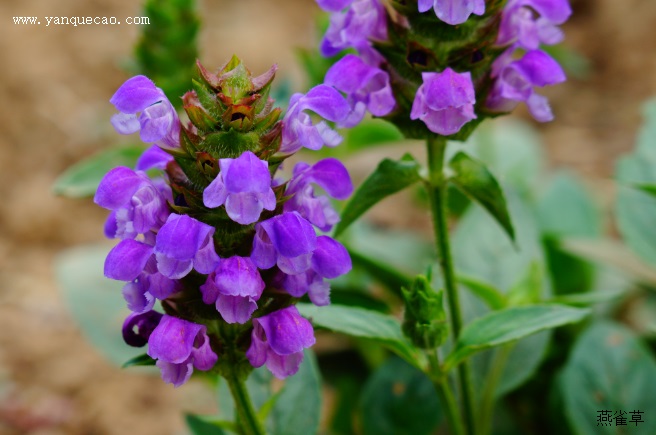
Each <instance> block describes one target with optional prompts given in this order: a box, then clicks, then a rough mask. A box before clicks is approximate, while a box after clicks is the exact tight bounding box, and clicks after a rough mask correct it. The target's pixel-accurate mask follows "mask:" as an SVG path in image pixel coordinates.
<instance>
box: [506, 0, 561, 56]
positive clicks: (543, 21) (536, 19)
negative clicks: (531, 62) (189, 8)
mask: <svg viewBox="0 0 656 435" xmlns="http://www.w3.org/2000/svg"><path fill="white" fill-rule="evenodd" d="M571 14H572V8H571V7H570V5H569V2H568V0H510V1H509V2H508V3H507V4H506V6H505V7H504V9H503V12H502V14H501V25H500V26H499V35H498V37H497V44H499V45H509V44H513V43H516V44H517V45H519V46H520V47H522V48H525V49H528V50H535V49H537V48H538V47H539V46H540V44H546V45H552V44H557V43H559V42H561V41H562V40H563V38H564V35H563V32H562V31H561V30H560V29H559V28H558V27H557V25H559V24H563V23H564V22H565V21H567V19H568V18H569V16H570V15H571Z"/></svg>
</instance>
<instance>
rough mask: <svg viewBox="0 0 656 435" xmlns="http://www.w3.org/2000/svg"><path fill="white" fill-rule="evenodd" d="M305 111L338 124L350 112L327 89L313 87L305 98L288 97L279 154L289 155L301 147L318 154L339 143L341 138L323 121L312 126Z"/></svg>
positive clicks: (339, 95) (337, 96)
mask: <svg viewBox="0 0 656 435" xmlns="http://www.w3.org/2000/svg"><path fill="white" fill-rule="evenodd" d="M306 110H311V111H313V112H315V113H317V114H318V115H319V116H321V117H322V118H325V119H327V120H328V121H332V122H337V123H339V122H342V121H343V120H344V119H346V117H347V116H348V114H349V112H350V111H351V108H350V106H349V104H348V103H347V102H346V100H345V99H344V97H342V95H341V94H340V93H339V92H337V91H336V90H335V89H334V88H333V87H331V86H327V85H318V86H315V87H314V88H312V89H310V90H309V91H308V93H307V94H305V95H303V94H300V93H297V94H294V95H292V97H291V99H290V100H289V109H288V110H287V114H286V115H285V117H284V119H283V130H282V145H281V146H280V152H281V153H283V154H292V153H295V152H296V151H298V150H300V149H301V148H303V147H305V148H308V149H311V150H318V149H320V148H321V147H322V146H324V145H326V146H329V147H334V146H337V145H339V144H340V142H341V141H342V137H341V136H340V135H339V134H337V133H336V132H335V131H333V130H331V129H330V127H328V124H326V123H325V122H324V121H321V122H319V123H318V124H317V125H313V124H312V118H310V115H308V114H307V113H305V111H306Z"/></svg>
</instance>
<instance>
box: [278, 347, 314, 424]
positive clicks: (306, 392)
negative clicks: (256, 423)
mask: <svg viewBox="0 0 656 435" xmlns="http://www.w3.org/2000/svg"><path fill="white" fill-rule="evenodd" d="M320 413H321V379H320V376H319V368H318V367H317V361H316V358H315V356H314V353H313V352H311V351H309V350H306V351H305V352H304V357H303V362H302V363H301V366H300V368H299V369H298V372H297V373H296V374H295V375H294V376H292V377H289V378H287V379H286V380H285V385H284V387H283V390H282V392H281V393H280V397H279V398H278V400H276V402H275V404H274V405H273V412H272V413H271V419H272V425H271V426H269V427H270V430H269V432H270V433H272V434H274V435H306V434H313V433H317V432H318V430H319V417H320Z"/></svg>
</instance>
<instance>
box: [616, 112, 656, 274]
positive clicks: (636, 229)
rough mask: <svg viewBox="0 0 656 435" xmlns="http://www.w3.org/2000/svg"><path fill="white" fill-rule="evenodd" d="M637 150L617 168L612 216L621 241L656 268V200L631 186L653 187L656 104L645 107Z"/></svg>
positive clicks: (654, 178)
mask: <svg viewBox="0 0 656 435" xmlns="http://www.w3.org/2000/svg"><path fill="white" fill-rule="evenodd" d="M644 116H645V123H644V125H643V127H642V130H641V131H640V134H639V137H638V142H637V145H636V150H635V151H634V152H633V153H632V154H630V155H628V156H626V157H624V158H622V159H621V160H620V161H619V163H618V164H617V168H616V171H615V176H616V178H617V180H618V181H619V182H620V186H618V191H617V202H616V206H615V214H616V216H617V223H618V228H619V231H620V233H621V235H622V238H623V239H624V241H625V242H626V244H627V245H628V246H629V247H630V248H631V249H632V250H633V251H635V252H636V253H637V254H638V255H639V256H640V257H642V258H643V259H644V260H645V261H646V262H647V263H649V264H651V265H652V266H653V265H656V226H655V225H654V216H656V197H654V196H653V195H652V194H650V193H646V192H645V191H644V190H638V189H635V188H633V187H632V186H634V185H636V184H637V185H649V184H656V100H655V101H651V102H650V103H648V104H646V105H645V110H644Z"/></svg>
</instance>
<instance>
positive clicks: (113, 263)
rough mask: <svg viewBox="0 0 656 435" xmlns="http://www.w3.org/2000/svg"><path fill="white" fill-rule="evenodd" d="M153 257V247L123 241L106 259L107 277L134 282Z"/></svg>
mask: <svg viewBox="0 0 656 435" xmlns="http://www.w3.org/2000/svg"><path fill="white" fill-rule="evenodd" d="M152 255H153V246H152V245H148V244H146V243H142V242H138V241H136V240H132V239H125V240H121V241H120V242H119V244H118V245H116V246H114V248H112V250H111V251H109V254H107V258H106V259H105V276H106V277H107V278H111V279H116V280H119V281H134V280H135V279H137V277H138V276H139V275H140V274H141V272H143V270H144V268H145V267H146V263H148V260H149V259H150V257H151V256H152Z"/></svg>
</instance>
